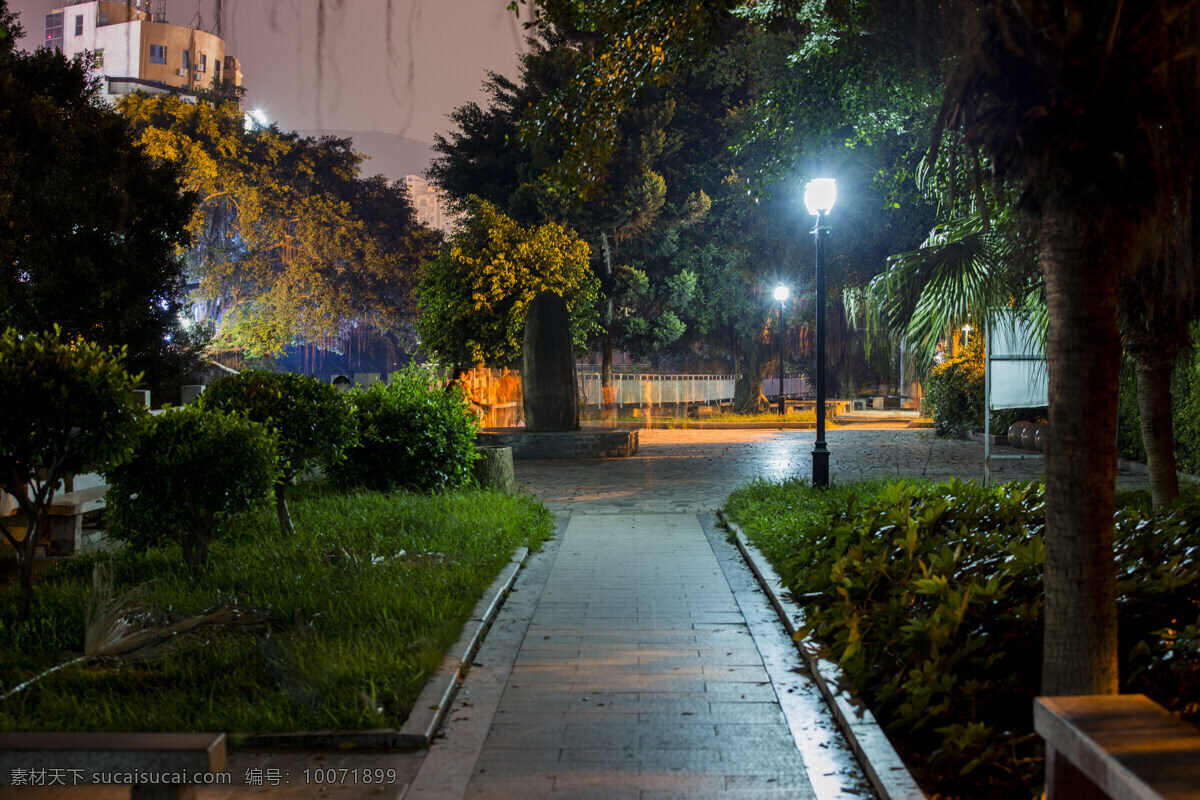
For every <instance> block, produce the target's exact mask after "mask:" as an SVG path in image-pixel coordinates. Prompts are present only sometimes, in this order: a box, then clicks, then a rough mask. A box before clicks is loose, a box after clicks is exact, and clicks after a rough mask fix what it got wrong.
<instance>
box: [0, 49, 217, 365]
mask: <svg viewBox="0 0 1200 800" xmlns="http://www.w3.org/2000/svg"><path fill="white" fill-rule="evenodd" d="M9 41H11V40H9ZM90 69H91V61H90V60H89V59H88V58H84V59H77V60H68V59H67V58H66V57H64V56H63V55H62V54H61V53H57V52H54V51H52V50H49V49H47V48H39V49H38V50H36V51H35V52H32V53H25V52H22V51H19V50H10V49H9V48H7V47H0V109H3V111H2V112H0V141H2V142H3V143H4V145H3V147H0V264H3V265H4V270H3V273H2V274H0V328H5V327H10V326H11V327H14V328H17V329H18V330H21V331H34V330H43V329H45V328H47V327H49V326H51V325H57V326H58V327H60V328H61V329H62V330H63V332H64V334H65V335H67V336H68V337H83V338H85V339H87V340H89V341H93V342H96V343H98V344H100V345H104V346H111V347H124V348H125V349H126V356H125V359H126V364H127V366H128V368H129V369H130V371H131V372H134V373H141V374H142V377H143V379H144V380H145V381H147V382H148V383H149V384H150V385H152V386H157V385H159V384H161V383H165V382H169V381H171V380H172V379H177V378H178V376H179V375H180V374H182V373H186V372H187V371H189V370H190V369H192V368H193V367H194V366H195V358H194V353H193V352H192V350H191V349H190V348H188V347H187V346H186V344H185V343H184V341H183V339H182V338H181V336H180V333H181V332H180V330H179V323H178V318H177V315H178V312H179V309H180V291H181V285H182V282H183V275H182V264H181V263H180V260H179V258H178V256H177V247H178V246H179V245H184V244H187V242H188V238H189V237H188V234H187V231H186V229H185V226H186V224H187V221H188V218H189V217H190V216H191V214H192V210H193V208H194V207H195V202H196V200H195V197H194V196H193V195H192V194H190V193H188V192H180V186H179V177H180V176H179V172H178V170H176V169H175V168H174V167H173V166H171V165H164V164H158V163H156V162H155V161H154V160H153V159H151V158H150V156H149V155H147V154H146V153H145V152H144V151H143V150H142V149H141V148H140V147H138V146H137V144H136V141H135V137H134V134H133V132H132V130H131V129H130V126H129V123H128V122H127V121H126V120H125V119H124V118H123V117H121V115H119V114H116V113H114V112H113V110H112V108H111V107H110V106H109V105H108V104H107V103H106V102H105V101H104V100H103V99H102V98H101V97H100V96H99V94H98V93H97V91H96V89H97V81H96V79H94V78H92V77H90V74H89V71H90ZM99 154H103V155H102V156H101V155H99Z"/></svg>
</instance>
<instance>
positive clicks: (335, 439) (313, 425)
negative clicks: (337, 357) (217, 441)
mask: <svg viewBox="0 0 1200 800" xmlns="http://www.w3.org/2000/svg"><path fill="white" fill-rule="evenodd" d="M200 399H201V403H202V404H203V405H204V407H205V408H216V409H222V410H224V411H234V412H238V413H241V414H245V415H246V416H247V417H249V418H250V419H251V420H252V421H254V422H258V423H261V424H263V425H266V426H268V427H270V428H272V429H273V430H274V431H275V435H276V436H277V437H278V443H279V468H280V471H281V472H282V473H283V480H284V481H285V482H286V483H291V482H292V481H293V480H294V479H295V477H296V476H297V475H299V474H302V473H304V472H307V471H308V470H310V469H312V468H314V467H317V466H321V467H325V468H329V467H331V466H333V465H334V464H336V463H338V462H339V461H340V460H341V459H342V457H343V450H344V449H345V447H347V446H349V445H351V444H353V440H354V423H353V420H352V419H351V417H350V406H349V404H348V403H347V402H346V400H345V398H343V397H342V395H341V393H340V392H338V390H337V389H335V388H333V387H332V386H330V385H329V384H327V383H322V382H321V381H318V380H316V379H314V378H310V377H308V376H306V375H296V374H294V373H290V372H267V371H265V370H245V371H243V372H240V373H238V374H237V375H227V376H225V377H223V378H220V379H218V380H216V381H214V382H213V384H212V385H211V386H209V387H208V388H207V389H205V391H204V394H203V395H201V398H200Z"/></svg>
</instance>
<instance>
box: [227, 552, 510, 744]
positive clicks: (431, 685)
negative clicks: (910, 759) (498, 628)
mask: <svg viewBox="0 0 1200 800" xmlns="http://www.w3.org/2000/svg"><path fill="white" fill-rule="evenodd" d="M528 556H529V548H528V547H524V546H522V547H518V548H517V550H516V552H515V553H513V555H512V558H511V559H510V560H509V562H508V564H506V565H505V566H504V568H503V569H502V570H501V571H500V574H499V575H497V576H496V579H495V580H493V581H492V583H491V585H490V586H488V588H487V591H485V592H484V593H483V597H481V598H479V602H478V603H476V604H475V608H474V610H472V612H471V616H470V617H468V618H467V621H466V623H465V624H464V625H463V631H462V633H461V634H459V637H458V640H457V641H455V643H454V644H452V645H451V646H450V648H449V649H448V650H447V651H446V657H445V658H444V659H442V663H441V666H439V667H438V669H437V671H436V672H434V673H433V675H431V676H430V678H429V680H428V681H427V682H426V683H425V688H424V689H422V690H421V694H420V695H418V697H417V701H416V702H415V703H414V704H413V709H412V712H411V713H409V715H408V719H406V720H405V721H404V724H403V725H401V726H400V728H399V730H397V729H395V728H383V729H378V730H365V731H298V732H295V733H256V734H250V735H245V736H231V737H230V738H231V739H233V740H234V742H233V746H235V747H239V748H250V747H348V746H356V747H393V748H406V749H419V748H425V747H429V744H430V742H432V741H433V737H434V735H435V734H436V733H437V731H438V729H439V728H440V727H441V725H442V720H443V719H445V716H446V713H447V712H448V711H449V710H450V707H451V705H452V704H453V702H454V695H455V693H456V692H457V691H458V687H459V686H460V685H461V684H462V681H463V678H465V677H466V673H467V670H468V669H469V668H470V666H471V659H472V658H474V657H475V652H476V651H477V650H478V649H479V643H480V642H481V641H482V640H483V634H484V632H485V631H486V630H487V628H488V626H489V625H491V624H492V620H493V619H495V617H496V614H497V612H498V611H499V610H500V606H501V605H502V604H503V601H504V596H505V594H507V592H508V590H509V589H511V588H512V585H513V582H514V581H516V579H517V574H518V573H519V572H520V570H521V566H522V565H523V564H524V563H525V559H526V558H527V557H528Z"/></svg>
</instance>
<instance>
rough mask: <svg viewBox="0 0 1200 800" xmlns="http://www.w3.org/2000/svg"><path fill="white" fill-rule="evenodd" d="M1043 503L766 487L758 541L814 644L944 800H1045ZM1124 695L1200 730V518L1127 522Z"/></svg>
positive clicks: (752, 506)
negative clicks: (1039, 724) (1035, 718)
mask: <svg viewBox="0 0 1200 800" xmlns="http://www.w3.org/2000/svg"><path fill="white" fill-rule="evenodd" d="M1043 497H1044V495H1043V489H1042V487H1041V485H1040V484H1032V483H1014V484H1006V485H1000V486H993V487H988V488H984V487H981V486H979V485H977V484H975V483H973V482H968V483H962V482H959V481H950V482H947V483H940V484H927V483H917V482H910V481H899V482H894V483H890V484H882V483H878V482H877V483H873V484H849V485H845V486H837V487H833V490H832V491H829V492H825V491H818V490H814V489H813V488H812V487H810V486H808V485H807V484H805V483H803V482H790V483H786V484H782V485H777V486H772V485H771V484H768V483H766V482H759V483H757V484H753V485H751V486H749V487H747V488H745V489H742V490H739V491H738V492H736V493H735V494H734V495H733V496H731V497H730V500H729V503H728V506H727V512H728V513H729V514H730V515H731V516H732V517H733V518H734V519H735V520H737V521H738V523H739V524H742V525H743V526H744V527H745V529H746V533H747V535H748V536H750V538H751V539H752V540H754V541H755V542H756V543H758V542H760V541H761V542H763V545H764V552H765V553H766V554H767V556H768V558H770V559H771V561H772V563H774V564H775V566H776V568H777V569H778V570H779V571H780V574H781V575H782V576H783V578H784V582H785V583H786V584H787V586H788V587H789V588H790V589H791V590H792V591H793V592H795V593H796V595H797V596H798V597H801V598H804V601H805V631H806V632H808V633H811V634H812V635H814V636H815V637H816V639H817V640H818V641H819V642H820V643H821V644H822V646H823V648H824V649H825V655H826V657H828V658H831V659H833V660H836V661H838V662H839V663H840V664H841V666H842V668H843V669H844V671H845V673H846V676H847V680H848V682H849V684H850V688H851V689H852V690H853V691H854V692H855V693H857V694H859V695H860V696H862V697H863V698H864V699H866V700H867V702H868V704H869V705H870V707H871V708H872V710H873V712H874V713H875V715H876V716H877V717H878V718H879V719H880V720H881V721H882V722H883V724H885V725H886V726H888V728H889V729H890V730H891V731H893V732H894V733H895V734H896V736H895V738H894V739H893V741H894V742H896V743H898V745H899V747H900V749H901V750H902V751H903V754H904V755H905V757H906V759H908V760H909V761H910V763H913V762H915V763H916V764H917V765H918V766H919V774H920V778H921V781H922V783H923V784H924V785H925V787H926V789H927V790H929V791H931V792H933V793H936V794H938V795H940V796H964V797H967V796H969V797H973V798H1009V797H1020V796H1026V797H1027V796H1030V795H1031V794H1032V793H1033V792H1034V790H1035V788H1036V787H1037V786H1039V784H1040V783H1041V780H1042V778H1041V774H1040V767H1041V759H1040V752H1039V746H1038V741H1037V737H1036V735H1035V734H1034V733H1033V730H1032V718H1031V709H1032V699H1033V697H1034V696H1035V695H1036V694H1037V693H1038V690H1039V685H1040V675H1039V672H1040V666H1041V648H1042V639H1041V636H1040V633H1041V629H1042V627H1041V626H1042V597H1043V595H1042V592H1043V589H1042V561H1043V558H1044V554H1045V550H1044V545H1043V537H1044V530H1043V529H1044V516H1043V509H1044V506H1043ZM1115 538H1116V547H1115V549H1116V553H1117V560H1118V574H1119V586H1118V597H1119V608H1120V630H1121V637H1122V638H1121V653H1122V662H1121V669H1122V681H1123V683H1122V690H1123V691H1143V692H1146V693H1147V694H1149V695H1150V696H1151V697H1154V698H1155V699H1156V700H1157V701H1158V702H1160V703H1163V704H1164V705H1166V706H1168V707H1169V708H1172V709H1174V710H1178V711H1181V712H1182V713H1183V714H1184V715H1185V717H1187V716H1190V717H1192V718H1195V717H1197V716H1200V649H1198V644H1200V637H1198V636H1197V635H1196V631H1195V624H1194V622H1195V619H1196V614H1197V611H1198V610H1200V603H1198V602H1197V600H1196V597H1197V595H1196V591H1197V588H1200V506H1197V505H1196V503H1195V502H1194V501H1192V502H1189V503H1186V504H1183V505H1181V506H1178V507H1175V508H1172V509H1167V510H1164V511H1161V512H1154V511H1151V510H1150V508H1149V503H1148V501H1146V499H1145V498H1140V497H1133V498H1126V499H1125V501H1124V509H1123V510H1122V511H1120V512H1119V513H1118V514H1117V517H1116V533H1115Z"/></svg>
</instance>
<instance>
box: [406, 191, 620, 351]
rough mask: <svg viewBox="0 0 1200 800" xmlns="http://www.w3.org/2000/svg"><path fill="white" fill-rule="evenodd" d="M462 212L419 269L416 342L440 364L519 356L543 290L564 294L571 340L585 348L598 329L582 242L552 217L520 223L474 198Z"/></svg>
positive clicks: (592, 282)
mask: <svg viewBox="0 0 1200 800" xmlns="http://www.w3.org/2000/svg"><path fill="white" fill-rule="evenodd" d="M468 214H469V216H468V218H467V221H466V224H465V225H464V226H463V227H462V229H461V230H459V232H457V233H456V234H455V235H454V236H453V237H451V240H450V246H449V248H448V249H447V250H446V251H445V252H443V253H442V255H441V256H439V257H438V258H436V259H434V260H433V261H430V262H428V263H427V264H426V265H425V268H424V271H423V273H422V276H421V283H420V286H419V287H418V290H417V293H418V297H419V301H418V305H419V309H420V316H419V317H418V318H417V330H418V331H419V332H420V334H421V343H422V346H423V347H424V348H425V349H426V350H427V351H428V352H430V353H433V354H436V355H437V356H438V357H439V358H440V359H441V360H442V361H443V362H445V363H456V364H475V363H480V362H483V363H489V364H509V363H512V362H513V361H515V360H516V359H518V358H519V357H520V355H521V345H522V342H523V340H524V335H525V311H526V309H527V307H528V305H529V303H530V302H531V301H532V300H533V298H534V297H535V296H537V294H538V293H539V292H541V291H543V290H549V291H552V292H554V293H556V294H558V295H560V296H561V297H562V298H563V300H565V301H566V304H567V312H568V314H569V315H570V318H571V334H572V337H573V339H574V341H573V344H574V346H575V347H576V348H583V347H584V346H585V345H586V343H587V340H588V338H589V337H590V336H591V335H592V334H593V333H594V332H595V331H596V319H597V312H596V301H597V299H598V292H599V283H598V281H597V280H596V278H595V277H593V276H592V274H591V272H590V271H589V269H588V252H589V251H588V246H587V244H586V243H585V242H583V241H580V240H579V239H578V238H577V237H576V236H575V235H574V234H573V233H571V232H569V231H567V230H565V229H564V228H563V227H562V226H561V225H558V224H556V223H553V222H550V223H546V224H545V225H538V226H535V227H523V226H521V225H519V224H517V223H516V222H514V221H513V220H512V219H510V218H509V217H507V216H505V215H504V214H503V213H501V212H500V210H499V209H497V208H496V206H494V205H492V204H491V203H489V202H487V201H485V200H479V199H478V198H474V199H472V200H471V201H470V203H469V204H468ZM563 344H564V346H566V343H565V342H564V343H563Z"/></svg>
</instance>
